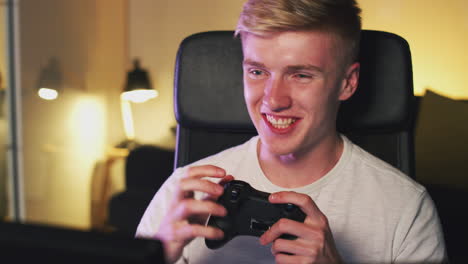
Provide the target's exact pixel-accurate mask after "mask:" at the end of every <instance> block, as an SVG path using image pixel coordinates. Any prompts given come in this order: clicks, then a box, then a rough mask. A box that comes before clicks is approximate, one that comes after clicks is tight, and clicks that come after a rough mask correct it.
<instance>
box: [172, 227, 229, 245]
mask: <svg viewBox="0 0 468 264" xmlns="http://www.w3.org/2000/svg"><path fill="white" fill-rule="evenodd" d="M196 237H204V238H208V239H222V238H223V237H224V232H223V231H222V230H221V229H219V228H215V227H212V226H204V225H197V224H186V225H183V226H181V227H180V228H178V229H177V231H176V239H177V240H179V241H187V240H191V239H193V238H196Z"/></svg>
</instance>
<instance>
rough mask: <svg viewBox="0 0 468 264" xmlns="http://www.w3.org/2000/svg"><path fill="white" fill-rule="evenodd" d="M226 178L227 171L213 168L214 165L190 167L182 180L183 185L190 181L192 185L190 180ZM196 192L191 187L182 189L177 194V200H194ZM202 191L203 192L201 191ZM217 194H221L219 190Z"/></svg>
mask: <svg viewBox="0 0 468 264" xmlns="http://www.w3.org/2000/svg"><path fill="white" fill-rule="evenodd" d="M225 176H226V171H225V170H224V169H222V168H219V167H217V166H213V165H202V166H194V167H190V168H188V169H187V172H186V174H185V175H184V177H183V178H182V179H181V183H182V182H184V181H189V183H190V180H195V179H201V178H204V177H213V178H223V177H225ZM202 188H203V187H202ZM212 188H216V187H212ZM194 191H196V189H191V188H190V185H188V186H186V187H185V188H180V189H179V190H178V191H177V192H176V193H175V195H176V199H177V200H182V199H186V198H192V197H193V196H194ZM200 191H203V190H200ZM217 192H218V193H219V190H218V191H217ZM221 193H222V191H221ZM215 195H216V194H215Z"/></svg>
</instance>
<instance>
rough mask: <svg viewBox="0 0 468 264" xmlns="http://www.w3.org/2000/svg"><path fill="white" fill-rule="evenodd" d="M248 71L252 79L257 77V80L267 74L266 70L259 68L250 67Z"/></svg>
mask: <svg viewBox="0 0 468 264" xmlns="http://www.w3.org/2000/svg"><path fill="white" fill-rule="evenodd" d="M247 73H248V76H249V77H250V78H251V79H256V80H257V79H263V78H265V76H266V74H265V72H264V71H262V70H259V69H249V70H248V71H247Z"/></svg>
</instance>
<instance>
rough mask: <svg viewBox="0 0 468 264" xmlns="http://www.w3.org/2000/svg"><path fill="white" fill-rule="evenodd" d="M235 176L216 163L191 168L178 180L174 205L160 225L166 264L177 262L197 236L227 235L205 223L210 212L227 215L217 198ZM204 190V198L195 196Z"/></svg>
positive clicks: (171, 204) (160, 236) (218, 237)
mask: <svg viewBox="0 0 468 264" xmlns="http://www.w3.org/2000/svg"><path fill="white" fill-rule="evenodd" d="M205 177H211V178H220V179H221V182H220V183H219V184H217V183H214V182H212V181H209V180H208V179H204V178H205ZM232 179H233V177H232V176H230V175H226V172H225V171H224V170H223V169H221V168H219V167H216V166H212V165H204V166H197V167H191V168H189V169H188V170H187V174H186V175H185V176H184V177H182V179H181V180H180V181H179V182H178V185H177V188H176V191H175V192H174V196H173V199H172V201H171V203H170V206H169V208H171V209H170V210H169V211H168V212H167V215H166V216H165V217H164V219H163V221H162V222H161V225H160V227H159V230H158V233H157V234H156V238H157V239H159V240H161V241H162V243H163V245H164V251H165V256H166V262H167V263H174V262H175V261H177V260H178V259H179V258H180V256H181V255H182V250H183V248H184V247H185V246H186V245H187V244H188V243H189V242H190V241H192V240H193V239H194V238H196V237H205V238H209V239H221V238H223V236H224V234H223V231H221V230H220V229H218V228H214V227H210V226H205V222H206V220H207V218H208V216H209V215H210V214H212V215H216V216H225V215H226V214H227V211H226V209H225V208H224V207H223V206H221V205H219V204H217V203H216V202H215V200H216V199H217V198H218V197H219V196H220V195H221V194H222V193H223V191H224V189H223V187H222V186H221V185H222V184H224V183H225V182H228V181H230V180H232ZM195 191H199V192H203V193H204V194H205V195H206V196H205V198H203V199H201V200H197V199H195V198H194V192H195Z"/></svg>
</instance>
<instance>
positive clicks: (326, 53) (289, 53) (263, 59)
mask: <svg viewBox="0 0 468 264" xmlns="http://www.w3.org/2000/svg"><path fill="white" fill-rule="evenodd" d="M336 46H337V41H336V38H335V37H334V36H333V35H332V34H329V33H324V32H317V31H286V32H279V33H273V34H269V35H267V36H258V35H254V34H250V33H244V34H243V35H242V49H243V52H244V61H249V62H256V63H262V64H265V65H266V66H268V67H284V66H291V65H313V66H316V67H320V68H326V67H330V66H331V65H335V64H336V63H335V61H336V60H337V56H336V53H337V52H336V50H337V47H336Z"/></svg>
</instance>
